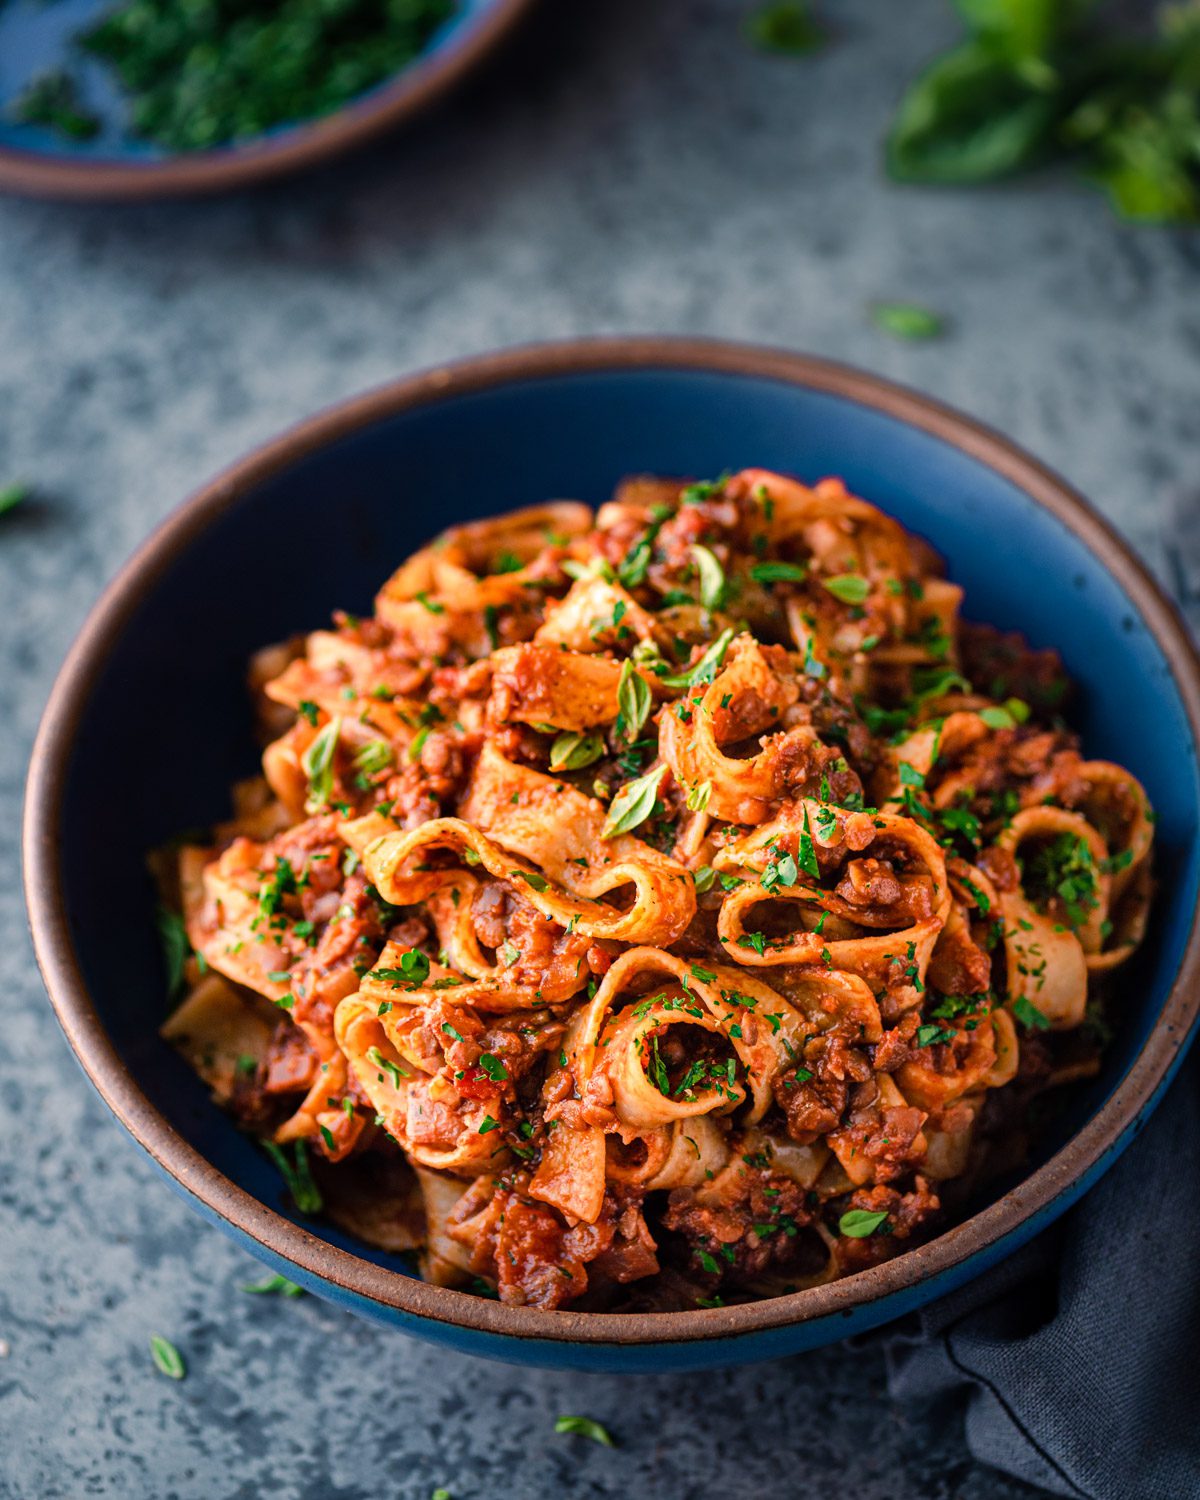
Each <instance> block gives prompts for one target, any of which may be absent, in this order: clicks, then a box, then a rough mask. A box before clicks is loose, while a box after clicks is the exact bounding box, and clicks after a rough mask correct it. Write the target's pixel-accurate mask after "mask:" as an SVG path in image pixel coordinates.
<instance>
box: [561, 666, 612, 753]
mask: <svg viewBox="0 0 1200 1500" xmlns="http://www.w3.org/2000/svg"><path fill="white" fill-rule="evenodd" d="M626 666H628V662H627V663H626ZM603 754H604V741H603V740H602V739H601V738H600V736H599V735H598V734H571V733H569V732H568V733H563V734H560V735H559V736H558V738H557V739H556V740H555V741H554V743H553V744H552V745H551V746H550V769H551V770H552V771H581V770H582V769H583V768H584V766H590V765H591V764H592V762H593V761H597V760H599V759H600V757H601V756H602V755H603Z"/></svg>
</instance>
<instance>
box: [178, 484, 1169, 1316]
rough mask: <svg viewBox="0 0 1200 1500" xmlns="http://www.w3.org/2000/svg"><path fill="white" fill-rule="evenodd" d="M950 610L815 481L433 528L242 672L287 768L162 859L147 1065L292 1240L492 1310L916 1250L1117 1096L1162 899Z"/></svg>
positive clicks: (1050, 714)
mask: <svg viewBox="0 0 1200 1500" xmlns="http://www.w3.org/2000/svg"><path fill="white" fill-rule="evenodd" d="M961 603H962V591H961V589H959V588H958V586H957V585H955V584H954V583H953V582H952V581H950V580H947V579H946V578H944V577H943V576H942V575H941V571H940V565H939V562H938V559H937V557H936V555H935V553H934V552H933V550H932V548H931V547H930V546H929V545H928V544H927V543H926V542H925V541H924V540H922V539H920V538H917V537H915V536H912V535H910V534H909V533H908V532H907V531H905V529H904V528H903V527H902V526H901V525H900V524H899V522H898V521H896V520H895V519H893V518H891V517H889V516H887V515H885V514H884V513H883V512H881V511H880V510H878V509H877V508H876V507H875V506H873V505H871V504H870V503H868V502H867V501H865V500H862V499H860V498H858V497H856V496H853V495H851V494H849V493H848V491H847V490H846V488H845V486H844V485H843V484H842V483H841V481H839V480H836V479H824V480H821V481H820V482H819V483H817V484H815V485H813V486H808V485H805V484H803V483H801V482H800V481H798V480H796V479H793V478H789V477H787V476H784V475H779V474H774V473H770V472H768V471H766V470H759V469H748V470H744V471H742V472H741V473H739V474H733V475H726V476H723V477H721V478H720V479H716V480H713V481H705V482H685V481H681V480H669V479H651V478H644V477H643V478H634V479H630V480H628V481H626V482H625V483H623V484H622V485H621V486H620V487H619V488H618V490H617V492H616V494H615V496H614V497H613V499H612V500H611V501H609V502H608V503H606V504H605V505H603V506H601V507H600V509H599V510H598V511H597V512H595V513H593V512H592V511H591V510H590V509H589V508H588V507H586V506H583V505H579V504H576V503H574V502H571V501H556V502H552V503H549V504H544V505H534V506H530V507H528V508H527V509H525V510H520V511H516V512H514V513H513V514H511V515H508V516H502V517H499V518H497V519H495V520H486V521H476V522H471V523H469V524H467V525H463V526H457V527H453V528H451V530H449V531H447V532H446V533H444V534H443V535H442V536H441V537H440V538H438V539H437V540H435V541H434V542H432V543H431V544H430V545H429V546H427V547H424V548H422V549H421V551H419V552H417V553H416V554H415V555H414V556H413V557H411V558H410V559H408V561H406V562H405V563H403V564H402V566H401V567H400V568H399V569H398V570H397V571H396V572H395V573H394V574H393V575H392V576H391V577H390V578H389V579H388V580H387V581H386V582H385V583H384V585H383V587H382V588H381V590H380V591H379V594H378V596H377V598H376V603H375V612H374V615H373V616H372V617H370V618H367V619H358V618H354V617H352V616H349V615H337V616H335V618H334V622H333V625H332V627H331V628H329V629H323V630H317V631H314V632H312V633H311V634H310V635H308V636H307V637H297V638H295V639H293V640H291V641H288V642H285V643H281V644H279V645H276V646H271V647H268V648H266V649H264V651H262V652H260V653H259V654H258V656H257V657H256V658H255V660H254V662H253V663H252V665H251V673H250V680H251V685H252V691H253V694H254V699H255V707H256V711H257V716H258V722H259V724H260V727H261V729H262V731H263V736H264V741H265V748H264V750H263V756H262V775H261V777H259V778H257V779H255V780H254V781H252V782H250V783H243V784H239V786H238V787H237V788H235V793H234V815H233V817H232V818H231V819H230V820H229V821H228V822H227V823H224V824H221V825H219V826H218V827H216V828H214V829H213V830H212V832H211V834H209V835H206V836H205V837H203V838H201V839H192V840H188V841H185V842H184V843H183V844H182V845H181V846H180V847H178V848H177V849H174V850H172V851H169V852H166V853H163V854H160V855H158V856H156V858H155V861H154V863H155V868H156V871H157V873H158V874H159V876H160V880H161V884H162V886H163V891H164V898H165V900H166V901H167V903H168V905H169V906H170V907H173V908H174V909H175V910H177V911H178V912H179V913H180V914H181V925H180V926H178V927H177V928H176V927H174V926H172V927H171V929H170V930H171V931H172V933H173V934H175V937H174V939H173V940H174V941H175V942H176V944H178V943H180V942H182V941H183V938H184V935H185V936H186V949H187V953H188V956H187V958H186V961H185V963H184V969H183V978H184V986H183V994H182V998H181V1000H180V1002H179V1004H178V1006H177V1008H176V1009H175V1011H174V1013H173V1014H172V1016H171V1017H170V1019H169V1021H168V1022H167V1023H166V1025H165V1026H164V1028H163V1035H164V1036H165V1037H166V1038H167V1039H168V1040H169V1041H170V1042H171V1043H172V1044H173V1045H174V1046H175V1047H177V1048H178V1050H179V1051H180V1053H181V1054H182V1056H183V1057H184V1058H185V1060H186V1061H187V1062H188V1063H189V1064H190V1065H191V1067H192V1068H193V1069H194V1070H195V1071H196V1073H197V1074H198V1075H199V1077H200V1078H201V1079H202V1080H203V1082H204V1083H205V1085H206V1086H207V1087H208V1088H209V1089H210V1090H211V1092H212V1095H213V1097H214V1099H215V1100H216V1102H217V1103H218V1104H219V1105H220V1106H221V1107H223V1108H225V1109H227V1110H228V1111H230V1113H231V1114H232V1115H233V1116H234V1118H235V1119H236V1120H237V1122H238V1123H239V1125H241V1126H242V1127H243V1128H244V1129H246V1130H248V1131H250V1132H252V1133H253V1134H254V1135H255V1136H257V1137H258V1138H259V1139H260V1140H262V1141H263V1142H264V1144H265V1146H266V1147H267V1148H268V1149H269V1150H270V1151H271V1152H272V1154H273V1155H274V1156H275V1158H276V1160H277V1161H280V1162H282V1163H283V1164H284V1166H285V1168H286V1169H287V1171H288V1173H289V1176H288V1184H289V1189H290V1191H291V1193H292V1196H293V1198H294V1200H295V1202H296V1206H297V1207H298V1208H299V1209H300V1210H301V1211H304V1212H317V1211H320V1205H321V1204H322V1203H323V1205H324V1211H326V1212H328V1213H329V1214H331V1215H333V1216H334V1217H335V1218H337V1219H338V1221H339V1222H341V1223H342V1224H344V1225H345V1226H346V1227H347V1228H349V1229H350V1230H351V1231H352V1232H354V1233H356V1234H358V1235H360V1236H361V1237H363V1238H364V1239H367V1240H369V1241H370V1242H371V1243H374V1244H376V1245H378V1246H379V1247H380V1248H382V1249H384V1250H386V1251H389V1252H393V1253H396V1252H401V1251H408V1250H415V1251H416V1252H417V1253H418V1255H419V1260H420V1267H421V1272H422V1274H423V1275H424V1276H425V1277H426V1278H427V1279H429V1280H431V1281H434V1282H438V1283H440V1284H444V1285H456V1286H472V1287H475V1288H476V1289H483V1290H486V1291H488V1292H489V1293H491V1294H494V1295H496V1296H498V1297H500V1298H501V1299H502V1300H503V1301H505V1302H508V1303H513V1304H526V1305H531V1306H536V1307H540V1308H543V1309H546V1310H548V1311H552V1310H553V1309H556V1308H561V1307H574V1308H582V1309H590V1310H594V1311H606V1310H610V1309H614V1308H644V1309H652V1310H670V1309H672V1308H680V1307H691V1306H711V1305H719V1304H720V1303H722V1302H727V1301H730V1300H744V1299H746V1298H751V1297H758V1296H774V1295H780V1294H783V1293H786V1292H789V1291H794V1290H799V1289H802V1288H804V1287H808V1286H814V1285H818V1284H820V1283H822V1282H826V1281H829V1280H832V1279H834V1278H836V1277H839V1276H843V1275H848V1274H852V1273H854V1272H855V1271H857V1270H860V1269H863V1268H864V1267H867V1266H869V1265H872V1264H874V1263H876V1262H878V1261H881V1260H884V1259H886V1258H887V1257H889V1256H892V1255H895V1254H898V1253H902V1252H903V1251H904V1250H905V1249H907V1248H909V1247H911V1246H913V1245H916V1244H919V1243H920V1242H921V1241H922V1240H923V1239H925V1238H927V1237H928V1236H929V1235H930V1234H932V1233H936V1232H937V1230H938V1228H939V1226H941V1225H943V1224H944V1223H946V1222H947V1219H948V1217H949V1216H950V1215H952V1214H954V1213H961V1212H963V1211H964V1209H969V1206H970V1202H971V1197H970V1195H971V1194H972V1193H973V1192H976V1191H977V1190H978V1189H979V1187H980V1185H981V1184H983V1183H985V1182H986V1180H987V1176H988V1173H989V1172H990V1171H993V1170H995V1169H996V1168H997V1167H999V1166H1006V1167H1011V1166H1012V1164H1013V1162H1014V1161H1015V1160H1017V1159H1018V1157H1019V1153H1020V1151H1021V1150H1022V1149H1023V1148H1024V1145H1023V1137H1021V1136H1020V1134H1019V1132H1017V1131H1016V1130H1015V1129H1014V1127H1013V1126H1012V1123H1011V1122H1012V1121H1013V1120H1014V1119H1015V1118H1017V1115H1018V1113H1019V1112H1020V1111H1021V1110H1023V1109H1024V1107H1025V1106H1026V1105H1027V1104H1028V1103H1029V1101H1030V1100H1032V1099H1033V1098H1034V1096H1035V1095H1036V1094H1037V1093H1038V1092H1039V1091H1040V1090H1043V1089H1045V1088H1047V1087H1050V1086H1054V1085H1057V1084H1059V1083H1066V1082H1068V1081H1070V1080H1074V1079H1078V1078H1082V1077H1087V1076H1089V1075H1090V1074H1091V1073H1093V1072H1094V1071H1095V1069H1096V1068H1097V1067H1098V1065H1099V1056H1100V1042H1099V1038H1100V1037H1101V1036H1102V1035H1103V1033H1104V1015H1103V1011H1104V1008H1105V1007H1106V1006H1107V1007H1108V1008H1109V1015H1110V1017H1113V1018H1115V1017H1116V1015H1117V1013H1118V1006H1119V993H1118V992H1117V991H1116V990H1114V988H1113V986H1114V983H1115V975H1116V974H1117V973H1118V972H1119V970H1120V968H1121V966H1122V964H1123V963H1125V961H1126V960H1127V959H1128V958H1129V957H1130V955H1131V954H1132V953H1133V952H1134V951H1135V950H1136V948H1137V945H1138V944H1139V942H1140V941H1141V939H1142V936H1143V934H1144V932H1145V928H1146V922H1147V917H1148V913H1149V908H1150V902H1151V897H1152V874H1151V855H1152V845H1153V833H1154V829H1153V814H1152V812H1151V810H1150V807H1149V804H1148V803H1147V800H1146V796H1145V793H1144V791H1143V790H1142V788H1141V786H1140V785H1139V784H1138V782H1137V781H1136V779H1135V778H1134V777H1133V776H1132V775H1131V774H1130V773H1129V772H1128V771H1127V770H1125V769H1124V768H1123V767H1121V766H1118V765H1115V764H1113V763H1111V762H1108V761H1104V760H1099V759H1088V758H1085V756H1084V754H1083V753H1082V751H1081V749H1080V746H1079V743H1078V741H1077V739H1076V737H1075V736H1074V735H1073V734H1072V733H1071V731H1070V730H1069V729H1068V728H1067V727H1066V724H1065V722H1064V720H1063V718H1062V717H1061V709H1062V702H1063V694H1064V693H1065V691H1066V687H1067V685H1066V683H1065V680H1064V679H1063V677H1062V673H1061V669H1060V667H1059V665H1058V663H1057V658H1055V657H1054V655H1053V653H1052V652H1050V651H1047V650H1033V649H1030V648H1029V647H1026V646H1025V645H1024V644H1023V643H1020V642H1018V641H1016V640H1015V638H1011V637H1000V636H999V635H997V634H996V633H995V632H991V631H989V630H988V629H987V628H986V627H983V626H976V625H966V624H964V623H963V622H962V621H961V620H960V618H959V609H960V606H961ZM169 920H170V921H171V922H172V923H174V920H175V919H174V918H170V919H169Z"/></svg>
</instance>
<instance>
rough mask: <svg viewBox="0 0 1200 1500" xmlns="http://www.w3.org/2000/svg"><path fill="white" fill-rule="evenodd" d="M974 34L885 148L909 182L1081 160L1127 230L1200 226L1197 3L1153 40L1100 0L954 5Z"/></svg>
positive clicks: (909, 107) (1170, 12) (975, 178)
mask: <svg viewBox="0 0 1200 1500" xmlns="http://www.w3.org/2000/svg"><path fill="white" fill-rule="evenodd" d="M954 4H955V8H956V9H957V10H958V12H959V14H960V15H961V17H962V19H963V21H964V23H965V25H966V28H967V36H966V38H965V39H964V41H963V42H962V43H961V44H960V45H959V46H957V47H955V48H954V49H953V50H951V51H949V52H947V53H944V54H943V55H942V56H941V57H938V58H936V59H935V60H934V61H933V62H932V63H931V64H930V66H929V67H928V68H927V69H926V70H925V71H924V72H923V73H922V74H921V75H920V77H919V78H917V79H916V81H915V82H914V83H913V84H912V85H911V86H910V87H909V89H908V91H907V92H906V94H905V96H904V98H903V100H902V101H901V104H900V108H899V111H898V113H897V115H896V119H895V121H894V123H893V125H892V130H891V133H890V135H889V137H888V142H887V164H888V169H889V171H890V173H891V175H892V176H893V177H894V178H896V179H898V180H899V181H903V182H928V183H944V184H964V183H980V182H989V181H992V180H994V179H997V178H1001V177H1005V176H1008V175H1011V174H1012V173H1016V172H1020V171H1024V170H1026V169H1028V168H1031V167H1035V166H1038V165H1040V164H1041V163H1044V162H1049V161H1052V160H1068V159H1069V160H1075V161H1077V162H1078V164H1079V165H1080V166H1081V167H1082V169H1083V172H1084V174H1085V176H1086V177H1087V178H1088V179H1089V180H1091V181H1093V182H1095V183H1097V184H1098V185H1099V186H1100V187H1102V188H1103V189H1104V191H1105V192H1106V193H1107V195H1108V198H1109V201H1110V203H1111V204H1112V206H1113V208H1114V209H1115V210H1116V211H1117V213H1119V214H1120V215H1121V216H1122V217H1124V218H1126V219H1132V220H1137V221H1140V222H1145V223H1181V222H1192V221H1196V220H1200V3H1197V0H1190V3H1188V4H1184V5H1174V6H1168V7H1166V8H1165V9H1164V10H1163V11H1162V12H1161V13H1160V16H1159V21H1158V27H1157V31H1156V32H1155V33H1154V34H1153V35H1149V36H1139V35H1135V34H1130V33H1129V32H1128V31H1126V30H1124V29H1122V28H1119V27H1117V26H1116V25H1115V24H1114V23H1112V22H1111V21H1107V20H1104V19H1102V18H1101V15H1100V14H1098V12H1099V10H1100V8H1099V7H1098V6H1097V5H1096V4H1095V0H954Z"/></svg>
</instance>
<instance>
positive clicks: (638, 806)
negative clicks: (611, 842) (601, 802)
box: [600, 766, 667, 839]
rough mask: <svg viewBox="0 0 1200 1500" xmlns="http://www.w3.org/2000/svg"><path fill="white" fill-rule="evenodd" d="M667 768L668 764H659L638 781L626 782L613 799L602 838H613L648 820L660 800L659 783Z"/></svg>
mask: <svg viewBox="0 0 1200 1500" xmlns="http://www.w3.org/2000/svg"><path fill="white" fill-rule="evenodd" d="M666 769H667V768H666V766H659V767H658V768H657V770H654V771H647V773H646V774H645V776H639V777H638V778H637V780H636V781H627V782H626V783H625V785H624V786H623V787H622V788H621V790H620V791H619V792H618V793H617V795H616V796H615V797H614V798H613V799H612V803H611V805H610V806H609V809H608V821H607V822H606V823H605V825H604V828H603V830H602V832H601V834H600V837H601V838H605V839H611V838H613V837H615V835H616V834H618V833H628V832H629V831H630V829H631V828H636V827H637V826H638V824H639V823H644V822H645V821H646V819H647V818H648V817H649V816H650V814H651V813H652V812H653V811H654V804H655V802H657V801H658V784H659V782H660V781H661V780H662V779H663V775H664V773H665V772H666Z"/></svg>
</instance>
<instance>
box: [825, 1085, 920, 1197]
mask: <svg viewBox="0 0 1200 1500" xmlns="http://www.w3.org/2000/svg"><path fill="white" fill-rule="evenodd" d="M875 1088H876V1098H875V1102H874V1104H873V1106H872V1108H871V1114H872V1115H875V1114H878V1115H880V1116H881V1115H882V1112H883V1111H884V1110H895V1109H904V1108H906V1107H907V1106H909V1105H911V1104H913V1103H914V1102H915V1103H916V1104H918V1105H919V1104H920V1100H915V1101H914V1100H913V1099H912V1098H911V1097H909V1096H908V1093H907V1090H905V1091H904V1092H902V1091H901V1090H900V1089H899V1088H898V1087H897V1084H896V1080H895V1079H894V1078H893V1077H892V1076H891V1074H890V1073H877V1074H876V1075H875ZM924 1123H925V1116H924V1114H923V1113H922V1114H921V1116H920V1124H921V1126H922V1127H924ZM826 1139H827V1141H828V1143H829V1146H830V1148H831V1149H832V1151H833V1154H834V1156H835V1157H836V1158H837V1160H838V1162H839V1163H840V1165H841V1168H842V1171H843V1172H844V1173H845V1175H846V1176H847V1177H848V1178H849V1180H850V1181H851V1182H852V1183H853V1184H854V1186H855V1187H863V1186H865V1185H866V1184H867V1183H869V1182H874V1181H875V1180H876V1164H875V1162H874V1161H873V1160H872V1158H871V1157H870V1156H869V1155H868V1154H867V1153H866V1152H865V1151H864V1150H863V1149H862V1142H861V1140H860V1138H859V1134H858V1132H857V1131H856V1130H855V1129H854V1126H853V1124H851V1125H848V1126H846V1127H843V1128H842V1129H840V1130H834V1131H831V1132H830V1133H829V1135H828V1136H827V1137H826ZM925 1148H926V1140H925V1134H924V1129H923V1128H922V1129H920V1130H918V1131H917V1134H916V1135H915V1136H914V1138H913V1141H912V1148H911V1149H912V1151H913V1152H914V1154H915V1155H918V1156H924V1154H925Z"/></svg>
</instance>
